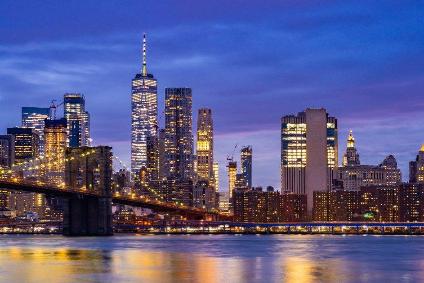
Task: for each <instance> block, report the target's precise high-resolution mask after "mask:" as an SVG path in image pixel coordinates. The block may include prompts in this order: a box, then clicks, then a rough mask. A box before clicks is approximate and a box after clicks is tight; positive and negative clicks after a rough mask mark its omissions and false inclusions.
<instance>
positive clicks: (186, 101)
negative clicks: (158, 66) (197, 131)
mask: <svg viewBox="0 0 424 283" xmlns="http://www.w3.org/2000/svg"><path fill="white" fill-rule="evenodd" d="M192 121H193V120H192V94H191V88H166V89H165V131H166V134H165V155H166V168H167V170H168V177H169V178H175V179H185V180H192V179H193V174H194V166H193V159H194V158H193V133H192Z"/></svg>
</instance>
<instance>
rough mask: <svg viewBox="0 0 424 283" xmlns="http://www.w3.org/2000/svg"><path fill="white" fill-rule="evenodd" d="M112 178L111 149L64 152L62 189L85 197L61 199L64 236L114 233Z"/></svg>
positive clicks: (83, 149)
mask: <svg viewBox="0 0 424 283" xmlns="http://www.w3.org/2000/svg"><path fill="white" fill-rule="evenodd" d="M111 178H112V148H111V147H108V146H98V147H79V148H67V149H66V166H65V183H66V186H65V187H66V189H78V190H81V191H83V192H84V194H76V195H75V196H74V197H72V198H69V199H66V200H64V202H65V203H64V217H63V234H64V235H67V236H109V235H112V234H113V229H112V192H111ZM87 193H88V194H87Z"/></svg>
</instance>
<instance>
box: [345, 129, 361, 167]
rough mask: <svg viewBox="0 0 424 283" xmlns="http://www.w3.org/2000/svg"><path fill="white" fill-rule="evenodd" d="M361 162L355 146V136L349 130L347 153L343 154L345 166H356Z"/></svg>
mask: <svg viewBox="0 0 424 283" xmlns="http://www.w3.org/2000/svg"><path fill="white" fill-rule="evenodd" d="M360 164H361V162H360V161H359V154H358V152H357V150H356V147H355V138H354V137H353V133H352V131H349V136H348V137H347V148H346V153H345V154H344V155H343V166H356V165H360Z"/></svg>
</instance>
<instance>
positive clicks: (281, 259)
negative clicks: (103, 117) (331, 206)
mask: <svg viewBox="0 0 424 283" xmlns="http://www.w3.org/2000/svg"><path fill="white" fill-rule="evenodd" d="M420 281H424V237H422V236H371V235H368V236H331V235H322V236H320V235H308V236H302V235H262V236H259V235H196V236H194V235H191V236H190V235H178V236H176V235H172V236H168V235H163V236H147V235H119V236H114V237H106V238H65V237H62V236H27V235H1V236H0V282H11V283H13V282H19V283H21V282H47V283H53V282H202V283H209V282H295V283H302V282H385V283H387V282H420Z"/></svg>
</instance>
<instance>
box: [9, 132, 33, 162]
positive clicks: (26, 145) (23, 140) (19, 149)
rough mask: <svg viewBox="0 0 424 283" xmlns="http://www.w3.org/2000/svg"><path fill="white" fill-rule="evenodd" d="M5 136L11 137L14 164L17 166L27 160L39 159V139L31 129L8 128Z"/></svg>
mask: <svg viewBox="0 0 424 283" xmlns="http://www.w3.org/2000/svg"><path fill="white" fill-rule="evenodd" d="M7 134H8V135H12V136H13V141H14V145H13V148H14V150H15V152H14V158H15V162H14V164H19V163H22V162H24V161H25V160H28V159H33V158H37V157H39V155H38V150H39V138H38V135H37V134H36V133H35V132H34V129H32V128H18V127H16V128H8V129H7Z"/></svg>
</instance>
